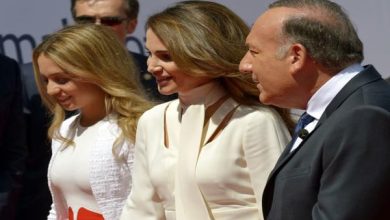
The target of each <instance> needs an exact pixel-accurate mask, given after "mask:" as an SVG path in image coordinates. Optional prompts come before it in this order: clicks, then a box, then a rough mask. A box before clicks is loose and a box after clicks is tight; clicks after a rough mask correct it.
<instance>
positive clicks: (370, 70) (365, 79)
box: [269, 65, 381, 179]
mask: <svg viewBox="0 0 390 220" xmlns="http://www.w3.org/2000/svg"><path fill="white" fill-rule="evenodd" d="M380 79H381V76H380V74H379V73H378V72H377V71H376V69H375V68H374V67H373V66H372V65H368V66H366V67H365V69H364V70H363V71H362V72H360V73H359V74H358V75H356V76H355V77H354V78H352V79H351V81H349V82H348V83H347V84H346V85H345V86H344V88H343V89H342V90H341V91H340V92H339V93H338V94H337V95H336V97H335V98H334V99H333V100H332V101H331V102H330V104H329V105H328V107H327V108H326V110H325V112H324V114H322V116H321V118H320V119H319V121H318V123H317V125H316V127H315V129H314V130H313V131H312V132H311V133H310V134H309V136H308V137H307V138H306V139H305V140H303V141H302V143H301V144H300V145H299V146H298V147H297V149H295V150H294V151H293V152H291V153H290V152H289V150H288V149H289V148H288V146H287V147H286V149H285V150H284V151H283V153H282V155H281V156H280V157H279V160H278V162H277V163H276V165H275V168H274V169H273V170H272V172H271V174H270V175H269V179H271V178H272V177H273V176H274V175H275V173H277V172H278V171H279V170H280V169H281V167H282V166H284V165H285V164H286V163H287V162H288V161H289V160H290V159H291V158H292V157H293V156H294V155H295V154H296V153H297V152H298V151H299V150H300V148H301V147H302V146H303V145H304V144H305V142H306V140H307V139H309V138H310V136H311V135H312V134H313V133H314V132H315V130H316V129H317V128H318V127H320V126H321V125H322V123H323V122H324V121H325V120H326V119H327V118H329V117H330V115H331V114H332V113H333V112H334V111H335V110H336V109H337V108H338V107H340V105H341V104H342V103H343V102H344V101H345V100H346V99H347V98H348V97H349V96H350V95H351V94H352V93H354V92H355V91H356V90H358V89H359V88H360V87H362V86H364V85H366V84H368V83H371V82H374V81H377V80H380ZM290 144H292V143H289V145H290Z"/></svg>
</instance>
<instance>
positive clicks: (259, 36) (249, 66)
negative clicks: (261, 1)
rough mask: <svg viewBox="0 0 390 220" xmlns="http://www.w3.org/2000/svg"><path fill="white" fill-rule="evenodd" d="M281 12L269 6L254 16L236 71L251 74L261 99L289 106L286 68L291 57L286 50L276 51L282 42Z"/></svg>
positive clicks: (288, 85) (288, 78) (288, 79)
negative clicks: (258, 15)
mask: <svg viewBox="0 0 390 220" xmlns="http://www.w3.org/2000/svg"><path fill="white" fill-rule="evenodd" d="M283 13H284V12H283V10H280V9H271V10H268V11H267V12H265V13H264V14H263V15H261V16H260V17H259V18H258V19H257V21H256V22H255V24H254V25H253V27H252V29H251V31H250V33H249V35H248V37H247V39H246V44H247V46H248V52H247V53H246V54H245V56H244V57H243V59H242V60H241V63H240V71H241V72H243V73H249V74H252V78H253V80H254V82H256V83H257V88H258V89H259V91H260V95H259V99H260V101H261V102H262V103H264V104H270V105H276V106H280V107H291V106H290V105H291V103H289V102H290V101H289V95H290V93H291V91H292V89H293V86H294V82H293V80H292V78H291V75H290V72H289V70H290V59H291V58H290V56H288V54H287V55H286V56H280V54H278V52H279V48H280V46H281V45H282V44H281V40H280V39H281V37H280V34H281V27H282V21H283V19H284V18H285V15H283ZM287 50H288V49H287ZM287 53H288V51H287Z"/></svg>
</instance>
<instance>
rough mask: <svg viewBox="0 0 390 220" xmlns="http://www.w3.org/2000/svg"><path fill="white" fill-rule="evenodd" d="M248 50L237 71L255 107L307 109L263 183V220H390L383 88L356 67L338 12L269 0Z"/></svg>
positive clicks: (350, 36)
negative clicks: (247, 82) (253, 87)
mask: <svg viewBox="0 0 390 220" xmlns="http://www.w3.org/2000/svg"><path fill="white" fill-rule="evenodd" d="M247 45H248V47H249V51H248V53H247V54H246V55H245V57H244V58H243V59H242V61H241V64H240V69H241V71H242V72H245V73H251V74H252V77H253V79H254V80H255V82H257V83H258V85H257V87H258V89H259V90H260V96H259V98H260V101H261V102H263V103H265V104H272V105H276V106H280V107H287V108H300V109H304V110H306V112H305V114H304V115H303V116H302V117H301V119H300V120H299V121H298V125H297V127H298V129H296V134H294V137H293V139H292V141H291V142H290V143H289V144H288V145H287V147H286V149H285V151H284V152H283V154H282V155H281V157H280V158H279V160H278V162H277V164H276V165H275V168H274V169H273V171H272V172H271V174H270V176H269V178H268V182H267V184H266V187H265V189H264V193H263V204H262V205H263V213H264V217H265V218H266V219H268V220H288V219H293V220H309V219H314V220H318V219H326V220H330V219H331V220H338V219H340V220H341V219H343V220H352V219H353V220H360V219H361V220H363V219H364V220H367V219H390V202H389V201H388V200H389V198H390V159H389V158H390V86H389V85H388V84H387V83H386V82H385V81H384V80H383V79H382V77H381V76H380V74H379V73H378V72H377V71H376V70H375V68H374V67H373V66H371V65H369V66H361V65H360V63H361V61H362V60H363V45H362V43H361V41H360V39H359V37H358V36H357V33H356V31H355V29H354V27H353V25H352V23H351V21H350V20H349V18H348V16H347V15H346V14H345V12H344V11H343V9H342V8H341V7H340V6H339V5H337V4H336V3H333V2H331V1H328V0H280V1H276V2H274V3H272V4H271V5H270V6H269V9H268V10H267V11H266V12H265V13H264V14H262V15H261V16H260V17H259V18H258V19H257V21H256V22H255V24H254V25H253V27H252V30H251V32H250V34H249V35H248V37H247ZM309 119H310V120H309ZM260 162H261V161H259V163H260ZM259 190H262V189H259Z"/></svg>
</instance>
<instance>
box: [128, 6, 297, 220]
mask: <svg viewBox="0 0 390 220" xmlns="http://www.w3.org/2000/svg"><path fill="white" fill-rule="evenodd" d="M194 18H196V19H194ZM146 26H147V31H146V48H147V49H148V50H149V51H150V55H149V58H148V70H149V72H151V73H152V74H153V76H154V77H155V78H156V80H157V83H158V89H159V91H160V93H162V94H165V95H169V94H173V93H178V96H179V99H177V100H174V101H171V102H168V103H164V104H161V105H158V106H156V107H154V108H153V109H151V110H149V111H147V112H145V113H144V114H143V115H142V117H141V119H140V121H139V124H138V129H137V136H136V149H135V162H134V176H133V177H134V181H133V188H132V192H131V194H130V196H129V199H128V200H127V202H126V205H125V207H124V210H123V213H122V216H121V219H122V220H125V219H142V220H144V219H145V220H146V219H147V220H152V219H156V220H157V219H158V220H162V219H168V220H174V219H177V220H207V219H216V220H237V219H240V220H255V219H256V220H258V219H261V218H262V208H261V207H262V206H261V197H262V190H263V188H264V184H265V182H266V180H267V176H268V174H269V173H270V171H271V169H272V168H273V166H274V164H275V163H276V160H277V158H278V157H279V155H280V153H281V152H282V147H283V146H285V145H286V143H287V142H288V140H289V138H290V135H289V132H288V129H287V126H286V123H287V122H288V123H289V122H290V120H289V118H288V115H287V114H286V113H287V112H286V111H284V110H281V109H273V108H270V107H266V106H263V105H261V104H260V103H259V101H258V92H257V89H256V86H255V84H254V83H253V82H252V80H251V78H250V76H249V75H242V74H240V73H239V72H238V64H239V61H240V59H241V57H242V56H243V54H244V53H245V51H246V48H245V43H244V42H245V36H246V35H247V33H248V27H247V26H246V25H245V23H244V22H243V21H242V20H241V19H240V18H239V17H238V16H237V15H235V14H234V13H233V12H232V11H231V10H229V9H227V8H226V7H224V6H222V5H220V4H218V3H214V2H207V1H188V2H182V3H178V4H176V5H174V6H172V7H170V8H167V9H166V10H164V11H162V12H160V13H158V14H156V15H153V16H152V17H150V18H149V19H148V21H147V25H146ZM227 30H228V31H227ZM233 42H234V43H233ZM278 112H280V113H281V114H279V113H278Z"/></svg>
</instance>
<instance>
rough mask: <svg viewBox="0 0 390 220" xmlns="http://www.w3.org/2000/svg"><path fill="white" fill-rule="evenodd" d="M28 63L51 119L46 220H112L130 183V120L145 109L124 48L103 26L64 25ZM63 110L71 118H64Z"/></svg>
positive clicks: (132, 123)
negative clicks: (31, 64)
mask: <svg viewBox="0 0 390 220" xmlns="http://www.w3.org/2000/svg"><path fill="white" fill-rule="evenodd" d="M33 65H34V72H35V79H36V83H37V86H38V89H39V92H40V95H41V97H42V99H43V101H44V103H45V105H46V106H47V107H48V108H49V110H50V111H51V112H52V114H53V119H52V123H51V125H50V128H49V137H50V138H51V139H52V158H51V161H50V164H49V168H48V179H49V187H50V191H51V194H52V198H53V205H52V208H51V211H50V213H49V216H48V219H77V220H83V219H88V220H90V219H93V220H100V219H110V220H115V219H118V218H119V214H120V212H121V209H122V207H123V204H124V201H125V198H126V197H127V195H128V194H129V192H130V187H131V182H132V179H131V170H132V166H133V152H134V149H133V148H134V140H135V132H136V125H137V121H138V119H139V117H140V115H141V114H142V113H143V112H144V111H145V110H146V109H148V108H149V106H150V103H149V102H148V101H146V99H144V96H143V93H142V92H141V89H140V88H139V86H138V85H139V84H137V80H136V77H135V76H136V72H135V71H136V68H135V66H134V63H133V61H132V60H131V58H130V57H129V55H128V52H127V50H126V49H125V48H124V47H123V44H122V43H121V42H119V40H118V39H117V37H116V36H115V34H114V33H113V32H112V30H110V29H108V28H106V27H104V26H100V25H76V26H69V27H65V28H64V29H62V30H59V31H58V32H56V33H53V34H51V35H50V36H48V37H47V38H46V39H44V40H43V42H42V43H41V44H40V45H39V46H38V47H37V48H36V49H35V50H34V53H33ZM66 111H73V112H77V114H75V115H73V116H72V117H70V118H68V119H66V120H65V121H64V118H65V112H66Z"/></svg>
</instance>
